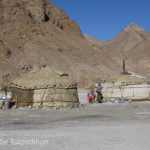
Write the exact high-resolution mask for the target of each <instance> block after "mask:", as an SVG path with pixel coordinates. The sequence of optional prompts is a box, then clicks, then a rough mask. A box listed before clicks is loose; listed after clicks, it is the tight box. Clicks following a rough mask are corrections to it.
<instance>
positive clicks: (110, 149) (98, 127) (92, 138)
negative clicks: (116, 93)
mask: <svg viewBox="0 0 150 150" xmlns="http://www.w3.org/2000/svg"><path fill="white" fill-rule="evenodd" d="M80 99H82V102H83V103H86V102H87V101H86V93H85V94H83V93H81V95H80ZM149 138H150V102H138V103H134V102H133V103H121V104H112V103H104V104H90V105H88V104H86V105H85V106H84V107H83V106H81V107H79V108H74V109H71V108H66V109H64V108H63V109H59V110H55V109H42V110H36V109H25V108H24V109H21V108H20V109H12V110H0V150H9V149H11V150H20V149H22V150H30V149H31V150H41V149H42V150H91V149H93V150H150V142H149Z"/></svg>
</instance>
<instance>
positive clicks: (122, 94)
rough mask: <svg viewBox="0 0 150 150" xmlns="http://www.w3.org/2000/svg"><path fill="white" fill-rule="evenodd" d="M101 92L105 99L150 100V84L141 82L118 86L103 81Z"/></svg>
mask: <svg viewBox="0 0 150 150" xmlns="http://www.w3.org/2000/svg"><path fill="white" fill-rule="evenodd" d="M102 93H103V96H104V98H107V99H114V98H121V99H125V100H150V85H149V84H146V83H142V84H136V85H121V86H118V85H114V84H113V83H104V84H103V90H102Z"/></svg>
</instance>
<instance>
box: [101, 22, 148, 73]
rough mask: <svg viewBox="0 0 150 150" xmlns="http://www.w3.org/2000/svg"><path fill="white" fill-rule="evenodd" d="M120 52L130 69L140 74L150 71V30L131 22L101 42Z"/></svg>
mask: <svg viewBox="0 0 150 150" xmlns="http://www.w3.org/2000/svg"><path fill="white" fill-rule="evenodd" d="M103 46H107V47H111V48H112V49H113V50H114V51H115V52H116V51H119V52H121V53H122V55H123V57H124V59H126V61H127V63H128V64H129V65H128V66H132V67H131V69H132V70H133V71H135V72H139V73H141V74H146V73H149V72H150V59H149V58H150V32H147V31H146V30H144V29H143V28H141V27H139V26H138V25H136V24H135V23H131V24H130V25H128V26H127V27H125V28H124V29H123V30H121V31H120V32H119V33H118V34H117V35H116V36H115V37H113V38H112V39H110V40H107V41H105V42H104V43H103Z"/></svg>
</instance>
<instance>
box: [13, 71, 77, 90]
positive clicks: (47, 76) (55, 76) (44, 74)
mask: <svg viewBox="0 0 150 150" xmlns="http://www.w3.org/2000/svg"><path fill="white" fill-rule="evenodd" d="M11 87H17V88H21V89H42V88H51V87H55V88H73V87H77V83H76V81H74V80H73V79H71V78H70V77H69V76H68V74H66V73H63V72H60V71H57V70H55V69H54V68H42V69H34V70H32V71H30V72H29V73H26V74H24V75H21V76H20V77H18V78H16V79H15V80H14V81H13V82H12V84H11Z"/></svg>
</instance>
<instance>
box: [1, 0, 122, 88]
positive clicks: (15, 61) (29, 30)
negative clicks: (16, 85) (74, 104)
mask: <svg viewBox="0 0 150 150" xmlns="http://www.w3.org/2000/svg"><path fill="white" fill-rule="evenodd" d="M0 12H1V13H0V28H1V30H0V82H1V84H0V85H1V86H2V85H5V83H9V82H11V81H12V80H13V79H14V78H16V77H17V76H19V75H21V74H22V73H25V72H28V71H30V70H31V69H32V68H35V67H45V66H52V67H54V68H56V69H60V70H63V71H65V72H67V73H69V74H70V76H72V77H73V78H74V79H76V80H77V82H78V84H79V86H80V87H85V86H88V87H89V86H90V85H91V83H93V82H94V81H95V80H97V79H99V78H104V77H106V76H108V75H110V74H114V73H120V70H121V63H120V62H121V61H122V56H121V54H120V53H119V52H113V51H112V50H111V49H110V48H105V47H103V46H98V45H93V44H92V43H90V42H88V41H87V40H86V39H85V38H84V36H83V34H82V32H81V30H80V28H79V26H78V24H77V23H76V22H75V21H73V20H71V19H69V17H68V16H67V15H66V13H65V12H64V11H63V10H62V9H58V8H57V7H56V6H55V5H53V4H52V3H51V2H50V1H49V0H32V1H31V0H13V1H10V0H1V1H0Z"/></svg>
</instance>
